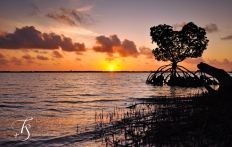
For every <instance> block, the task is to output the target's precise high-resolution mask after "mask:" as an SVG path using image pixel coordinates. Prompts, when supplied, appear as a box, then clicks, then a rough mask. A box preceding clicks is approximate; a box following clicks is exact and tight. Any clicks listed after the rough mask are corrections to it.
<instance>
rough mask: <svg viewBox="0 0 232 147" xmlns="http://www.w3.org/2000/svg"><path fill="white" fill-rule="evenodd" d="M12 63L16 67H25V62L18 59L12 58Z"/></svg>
mask: <svg viewBox="0 0 232 147" xmlns="http://www.w3.org/2000/svg"><path fill="white" fill-rule="evenodd" d="M10 62H11V63H13V64H14V65H17V66H20V65H23V62H22V61H21V60H20V59H18V58H16V57H12V58H11V60H10Z"/></svg>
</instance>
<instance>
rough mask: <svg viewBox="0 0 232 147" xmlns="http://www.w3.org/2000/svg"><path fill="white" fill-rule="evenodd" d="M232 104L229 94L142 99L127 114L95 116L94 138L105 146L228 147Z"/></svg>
mask: <svg viewBox="0 0 232 147" xmlns="http://www.w3.org/2000/svg"><path fill="white" fill-rule="evenodd" d="M231 104H232V94H231V93H227V94H226V93H220V94H215V93H214V94H201V95H195V96H192V97H186V98H168V97H157V98H148V99H141V103H137V104H133V105H131V106H130V107H128V108H127V109H128V110H127V111H122V110H120V109H119V108H116V109H115V111H114V112H112V113H110V114H103V112H102V114H96V122H97V125H96V130H95V131H96V137H97V138H98V139H99V138H100V139H102V142H104V143H105V145H106V146H133V147H137V146H157V147H159V146H170V147H174V146H175V147H176V146H183V147H188V146H189V147H190V146H191V147H192V146H204V147H205V146H206V147H208V146H219V147H220V146H222V147H224V146H226V147H228V146H231V145H232V107H231ZM119 118H120V119H119ZM114 120H115V121H114ZM107 121H108V123H107Z"/></svg>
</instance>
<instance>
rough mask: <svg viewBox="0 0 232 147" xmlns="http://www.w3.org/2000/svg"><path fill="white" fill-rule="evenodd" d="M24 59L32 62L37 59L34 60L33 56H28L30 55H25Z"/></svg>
mask: <svg viewBox="0 0 232 147" xmlns="http://www.w3.org/2000/svg"><path fill="white" fill-rule="evenodd" d="M22 58H24V59H26V60H32V59H35V58H33V57H32V56H31V55H28V54H26V55H23V56H22Z"/></svg>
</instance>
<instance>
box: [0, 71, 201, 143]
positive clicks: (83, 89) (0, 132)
mask: <svg viewBox="0 0 232 147" xmlns="http://www.w3.org/2000/svg"><path fill="white" fill-rule="evenodd" d="M148 75H149V73H136V72H133V73H114V72H109V73H0V87H1V89H0V146H81V147H82V146H91V147H94V146H104V145H103V144H102V143H101V142H100V141H96V140H92V139H91V138H92V137H93V135H94V134H93V133H91V131H92V130H93V129H94V126H95V115H96V114H99V113H101V112H104V113H105V114H106V113H108V112H112V111H113V110H114V108H115V107H117V108H125V107H127V106H129V105H131V104H133V103H137V102H139V100H138V99H141V98H152V97H155V96H180V97H181V96H188V95H193V94H197V93H202V92H203V91H205V89H204V88H178V87H169V86H162V87H159V86H152V85H147V84H146V83H145V81H146V79H147V76H148ZM86 132H87V133H86ZM88 132H90V133H88Z"/></svg>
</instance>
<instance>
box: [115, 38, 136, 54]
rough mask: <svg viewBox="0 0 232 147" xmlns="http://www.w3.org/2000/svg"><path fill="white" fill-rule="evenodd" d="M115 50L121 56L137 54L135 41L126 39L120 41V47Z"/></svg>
mask: <svg viewBox="0 0 232 147" xmlns="http://www.w3.org/2000/svg"><path fill="white" fill-rule="evenodd" d="M117 51H118V53H119V55H120V56H121V57H129V56H132V57H138V55H139V52H138V51H137V49H136V45H135V43H134V42H133V41H130V40H127V39H125V40H124V41H123V42H122V45H121V48H118V50H117Z"/></svg>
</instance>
